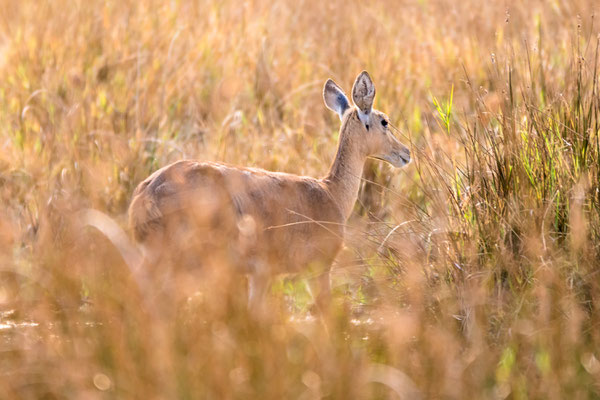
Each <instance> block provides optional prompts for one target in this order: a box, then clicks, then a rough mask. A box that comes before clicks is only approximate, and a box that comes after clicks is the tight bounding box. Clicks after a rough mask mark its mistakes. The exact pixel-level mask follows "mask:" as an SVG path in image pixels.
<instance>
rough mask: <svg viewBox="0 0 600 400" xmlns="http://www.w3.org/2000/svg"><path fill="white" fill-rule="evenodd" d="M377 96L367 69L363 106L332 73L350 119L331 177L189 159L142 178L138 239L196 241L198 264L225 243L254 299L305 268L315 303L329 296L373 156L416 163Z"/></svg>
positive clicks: (135, 214) (343, 114) (336, 105)
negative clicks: (348, 222)
mask: <svg viewBox="0 0 600 400" xmlns="http://www.w3.org/2000/svg"><path fill="white" fill-rule="evenodd" d="M374 97H375V86H374V85H373V82H372V80H371V77H370V76H369V74H368V73H367V72H366V71H363V72H362V73H360V75H358V77H357V78H356V81H355V82H354V86H353V88H352V100H354V104H355V107H351V106H350V103H349V101H348V98H347V97H346V95H345V94H344V92H343V91H342V89H341V88H340V87H339V86H338V85H336V84H335V82H333V80H331V79H329V80H327V82H326V83H325V87H324V89H323V99H324V100H325V105H326V106H327V107H328V108H329V109H330V110H332V111H335V112H336V113H338V115H339V117H340V119H341V121H342V126H341V128H340V135H339V144H338V149H337V154H336V157H335V160H334V161H333V163H332V164H331V167H330V169H329V172H328V173H327V175H326V176H325V177H324V178H321V179H316V178H311V177H308V176H298V175H292V174H287V173H281V172H270V171H265V170H262V169H257V168H245V167H234V166H230V165H226V164H221V163H214V162H200V161H191V160H183V161H178V162H175V163H173V164H171V165H168V166H166V167H164V168H162V169H160V170H158V171H156V172H155V173H153V174H152V175H151V176H150V177H148V178H147V179H146V180H145V181H143V182H142V183H141V184H140V185H139V186H138V187H137V189H136V190H135V193H134V197H133V201H132V203H131V206H130V208H129V223H130V227H131V229H132V231H133V233H134V236H135V238H136V240H138V241H139V242H142V243H144V244H145V246H146V248H150V249H153V248H154V249H156V248H164V247H165V245H166V244H169V245H168V246H169V248H171V249H173V247H172V245H173V244H175V245H176V248H177V250H175V251H174V252H175V253H177V254H178V255H181V254H184V253H185V252H186V250H190V249H195V250H196V252H195V254H196V256H194V257H192V259H193V260H192V264H193V265H194V268H201V267H200V266H198V265H200V264H201V263H202V262H201V259H202V258H203V256H206V257H210V255H211V254H214V253H215V251H216V250H215V249H217V247H219V245H220V247H219V248H220V250H221V251H220V253H219V254H220V256H224V257H226V260H227V262H231V263H233V264H234V265H235V268H237V269H239V270H240V271H241V272H243V273H245V274H247V275H248V281H249V303H250V306H251V307H253V305H255V304H257V302H258V303H260V300H261V299H262V296H263V294H264V292H265V290H266V289H267V288H268V286H269V282H270V279H271V278H272V277H273V276H274V275H276V274H280V273H297V272H301V271H306V270H310V271H311V272H312V273H314V274H315V275H316V276H318V278H317V279H314V280H313V283H314V286H313V289H314V290H316V291H317V299H316V300H317V304H319V302H320V301H323V300H325V301H327V300H326V299H327V298H328V297H329V291H330V288H329V269H330V267H331V264H332V262H333V260H334V258H335V257H336V254H337V253H338V251H339V249H340V247H341V246H342V241H343V237H344V224H345V223H346V220H347V219H348V217H349V216H350V213H351V211H352V208H353V206H354V203H355V201H356V198H357V196H358V190H359V185H360V179H361V174H362V170H363V165H364V163H365V160H366V158H367V157H374V158H378V159H382V160H385V161H387V162H389V163H390V164H392V165H393V166H394V167H403V166H405V165H406V164H408V163H409V162H410V152H409V149H408V148H407V147H406V146H404V145H403V144H401V143H400V142H399V141H398V140H397V139H396V137H394V135H393V134H392V133H391V132H390V131H389V129H388V118H387V116H386V115H385V114H383V113H382V112H379V111H377V110H374V109H373V108H372V106H373V99H374ZM200 248H202V249H203V250H202V251H198V250H199V249H200ZM198 255H199V256H198ZM189 262H190V258H189V257H188V258H185V259H184V261H183V263H184V264H186V265H188V266H189V264H190V263H189Z"/></svg>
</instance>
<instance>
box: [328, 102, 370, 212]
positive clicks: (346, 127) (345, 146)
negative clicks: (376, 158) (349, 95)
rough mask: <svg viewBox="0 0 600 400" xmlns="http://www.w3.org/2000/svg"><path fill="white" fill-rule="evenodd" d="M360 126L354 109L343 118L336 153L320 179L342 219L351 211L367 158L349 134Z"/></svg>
mask: <svg viewBox="0 0 600 400" xmlns="http://www.w3.org/2000/svg"><path fill="white" fill-rule="evenodd" d="M361 127H362V124H361V123H360V121H359V119H358V115H357V112H356V111H352V112H351V113H350V115H347V116H346V117H345V118H344V120H343V123H342V127H341V128H340V138H339V143H338V149H337V154H336V156H335V159H334V160H333V163H332V164H331V167H330V168H329V173H328V174H327V176H326V177H325V178H323V180H322V181H323V183H324V184H325V185H326V186H327V188H328V190H329V192H330V193H331V195H332V197H333V198H334V199H335V201H336V202H337V203H338V207H340V210H341V212H342V214H343V215H344V221H345V220H346V219H348V217H349V216H350V214H351V213H352V208H353V207H354V203H355V202H356V199H357V197H358V190H359V188H360V180H361V176H362V172H363V167H364V164H365V160H366V158H367V156H366V154H364V153H365V152H364V150H363V149H362V147H361V146H360V143H358V142H357V141H356V140H354V138H352V137H351V136H350V131H351V130H353V129H361Z"/></svg>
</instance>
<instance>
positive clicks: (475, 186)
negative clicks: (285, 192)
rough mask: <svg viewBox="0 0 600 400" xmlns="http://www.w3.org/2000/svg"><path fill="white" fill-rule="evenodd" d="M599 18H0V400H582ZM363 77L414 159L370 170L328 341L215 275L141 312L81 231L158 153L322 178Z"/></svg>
mask: <svg viewBox="0 0 600 400" xmlns="http://www.w3.org/2000/svg"><path fill="white" fill-rule="evenodd" d="M594 7H596V8H597V4H595V3H594V2H593V1H578V0H573V1H566V2H559V1H531V2H527V3H526V4H525V3H524V2H516V1H515V2H512V1H509V2H506V3H503V4H496V3H494V2H487V3H480V2H477V1H475V0H467V1H450V0H438V1H432V0H422V1H402V2H395V1H375V2H369V3H364V2H358V1H349V2H348V1H341V0H340V1H338V0H333V1H329V2H319V1H314V0H301V1H295V2H294V1H281V2H274V3H272V2H267V1H260V0H256V1H252V0H251V1H246V2H233V1H213V2H211V1H199V2H192V1H187V0H181V1H170V2H161V1H151V0H143V1H129V0H121V1H107V2H93V1H72V2H68V3H61V2H40V1H10V0H5V1H2V2H1V3H0V76H1V79H0V205H1V207H0V398H7V399H9V398H10V399H12V398H35V399H37V398H46V399H53V398H76V399H80V398H274V399H279V398H320V397H326V398H398V397H400V398H418V397H419V394H417V392H418V393H420V396H421V397H423V398H444V399H446V398H457V399H462V398H498V399H501V398H515V399H525V398H543V399H564V398H576V399H591V398H599V397H600V361H599V358H600V351H599V348H600V346H599V345H600V325H599V323H600V316H599V314H598V307H600V295H599V293H600V292H599V290H600V287H599V286H600V285H599V283H600V272H599V271H600V176H599V169H600V158H599V157H600V144H599V136H598V112H599V111H600V105H599V98H598V82H597V78H598V74H597V62H598V54H597V51H598V39H597V37H598V33H599V31H600V30H599V29H598V27H597V24H595V21H594V17H593V13H594ZM362 69H367V70H368V71H369V72H370V73H371V75H372V76H373V78H374V80H375V84H376V86H377V97H376V104H375V106H376V108H378V109H380V110H382V111H384V112H386V113H388V114H389V115H390V117H391V120H392V122H393V123H395V125H397V126H398V127H399V128H400V130H401V131H402V133H403V137H401V140H403V141H404V142H405V143H410V144H411V148H412V151H413V153H414V154H415V156H416V160H415V162H414V163H413V164H412V165H411V166H410V167H408V168H407V169H405V170H403V171H401V172H398V171H392V170H391V169H390V168H389V167H387V166H385V165H382V164H381V163H378V162H377V163H375V162H372V163H371V162H369V163H368V164H367V166H366V168H365V183H364V185H363V187H362V188H361V193H360V198H359V202H358V203H357V206H356V209H355V213H354V215H353V217H352V218H351V220H350V221H349V223H348V236H349V237H348V240H347V243H346V248H345V249H344V251H343V252H342V254H340V256H339V257H338V260H337V262H336V264H335V268H334V271H333V274H332V279H333V283H334V286H335V305H334V307H333V310H332V312H331V314H330V315H329V316H328V317H327V321H326V326H328V327H329V329H327V330H326V329H325V327H324V326H325V325H324V324H322V323H320V322H319V321H315V320H314V319H311V318H310V314H309V312H308V310H309V308H310V302H311V300H310V296H309V295H308V293H307V292H306V290H305V288H304V283H303V281H302V280H301V279H293V278H282V279H281V280H280V281H279V282H278V283H277V284H276V285H275V286H274V288H273V293H272V295H271V298H272V299H271V302H272V305H271V306H272V308H273V312H272V313H271V314H270V315H269V316H268V317H264V318H256V317H254V316H252V315H249V314H248V313H247V311H246V308H245V298H244V296H245V295H244V293H243V290H244V289H243V288H240V285H239V282H235V281H234V280H232V279H231V277H230V276H228V274H227V273H226V269H225V268H223V269H219V268H216V269H215V273H214V274H213V275H212V276H210V277H209V278H207V279H209V281H208V282H204V283H203V284H201V285H199V286H198V287H188V286H190V285H189V283H186V282H180V286H176V287H171V288H170V292H169V291H168V290H164V291H163V292H162V293H157V295H156V296H157V299H158V300H157V301H154V302H153V303H151V306H149V303H147V302H145V301H144V300H143V299H144V298H145V297H147V296H148V294H147V293H144V292H145V290H148V288H146V287H144V286H143V285H142V286H140V284H139V282H136V281H135V280H134V279H132V277H131V274H130V271H129V268H128V267H130V266H128V265H127V264H126V263H125V261H124V260H123V257H122V256H121V254H120V253H119V252H118V251H117V248H116V247H115V243H111V242H110V241H109V240H108V239H107V238H106V237H105V236H104V235H102V234H101V233H100V232H98V231H97V230H95V229H93V228H90V227H88V228H86V227H83V226H82V223H81V214H80V213H79V212H80V211H81V210H84V209H89V208H92V209H96V210H100V211H102V212H103V213H105V214H107V215H108V216H110V218H112V219H113V220H114V221H116V222H117V223H118V224H120V225H121V226H123V227H124V226H125V223H124V221H125V213H126V208H127V205H128V202H129V200H130V196H131V193H132V191H133V189H134V187H135V185H136V184H137V183H138V182H139V181H141V180H142V179H144V178H145V177H146V176H148V175H149V174H150V173H151V172H152V171H154V170H155V169H157V168H158V167H160V166H163V165H166V164H168V163H170V162H172V161H175V160H178V159H181V158H186V157H187V158H199V159H208V160H218V161H225V162H229V163H234V164H241V165H252V166H259V167H263V168H267V169H273V170H281V171H286V172H293V173H298V174H307V175H313V176H319V175H321V174H324V173H325V171H326V170H327V168H328V165H329V163H330V161H331V160H332V158H333V155H334V151H335V145H336V140H337V130H338V127H339V121H338V120H337V117H336V116H335V115H332V113H330V112H329V111H328V110H326V109H325V107H324V105H323V103H322V99H321V89H322V85H323V83H324V82H325V80H326V79H327V78H329V77H332V78H334V79H335V80H336V81H337V82H338V83H339V84H341V86H342V87H344V88H345V89H346V90H347V91H349V90H350V87H349V86H350V85H351V83H352V81H353V78H354V77H355V76H356V74H357V73H358V72H359V71H361V70H362ZM215 264H216V265H217V266H218V260H215ZM175 293H177V294H178V295H179V296H175ZM170 294H172V296H170ZM181 294H183V296H181Z"/></svg>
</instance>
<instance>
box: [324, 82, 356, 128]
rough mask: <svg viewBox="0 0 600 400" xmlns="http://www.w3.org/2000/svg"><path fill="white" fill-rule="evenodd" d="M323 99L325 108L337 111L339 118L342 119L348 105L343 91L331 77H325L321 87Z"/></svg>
mask: <svg viewBox="0 0 600 400" xmlns="http://www.w3.org/2000/svg"><path fill="white" fill-rule="evenodd" d="M323 100H325V105H326V106H327V108H329V109H330V110H331V111H335V112H336V113H338V115H339V116H340V119H342V117H343V116H344V112H346V110H347V109H348V108H349V107H350V103H349V102H348V98H347V97H346V95H345V94H344V91H343V90H342V89H341V88H340V87H339V86H338V85H336V83H335V82H334V81H332V80H331V79H327V82H325V86H324V87H323Z"/></svg>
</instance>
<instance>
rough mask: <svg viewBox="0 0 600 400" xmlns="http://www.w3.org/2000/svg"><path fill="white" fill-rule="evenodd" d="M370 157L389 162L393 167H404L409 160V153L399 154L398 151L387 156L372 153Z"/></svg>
mask: <svg viewBox="0 0 600 400" xmlns="http://www.w3.org/2000/svg"><path fill="white" fill-rule="evenodd" d="M371 158H374V159H376V160H381V161H385V162H387V163H389V164H392V165H393V166H394V167H395V168H402V167H405V166H406V165H408V164H409V163H410V161H411V159H410V155H401V154H398V153H395V154H393V155H389V156H387V155H386V156H383V155H374V156H371Z"/></svg>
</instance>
